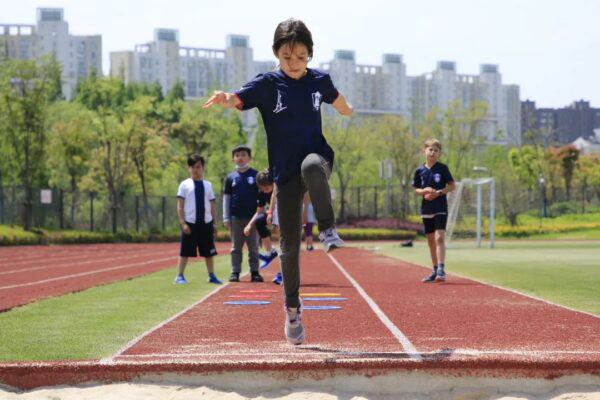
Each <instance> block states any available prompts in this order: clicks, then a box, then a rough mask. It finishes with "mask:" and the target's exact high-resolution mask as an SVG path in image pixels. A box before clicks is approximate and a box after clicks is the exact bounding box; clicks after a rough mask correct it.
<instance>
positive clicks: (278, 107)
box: [273, 90, 287, 114]
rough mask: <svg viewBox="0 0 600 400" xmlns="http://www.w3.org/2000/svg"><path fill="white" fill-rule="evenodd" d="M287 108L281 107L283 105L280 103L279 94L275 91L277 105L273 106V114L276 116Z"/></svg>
mask: <svg viewBox="0 0 600 400" xmlns="http://www.w3.org/2000/svg"><path fill="white" fill-rule="evenodd" d="M286 108H287V106H285V107H284V106H283V103H282V102H281V92H280V91H279V90H277V104H276V105H275V109H274V110H273V113H275V114H278V113H280V112H281V111H283V110H285V109H286Z"/></svg>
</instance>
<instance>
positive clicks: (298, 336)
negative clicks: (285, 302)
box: [284, 301, 304, 345]
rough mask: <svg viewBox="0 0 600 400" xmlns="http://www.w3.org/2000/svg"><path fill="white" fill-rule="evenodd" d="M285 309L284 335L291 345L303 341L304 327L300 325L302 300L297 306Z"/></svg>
mask: <svg viewBox="0 0 600 400" xmlns="http://www.w3.org/2000/svg"><path fill="white" fill-rule="evenodd" d="M284 309H285V329H284V332H285V337H286V339H287V341H288V342H290V343H291V344H293V345H299V344H302V342H304V327H303V326H302V301H300V305H299V306H298V307H293V308H289V307H287V306H284Z"/></svg>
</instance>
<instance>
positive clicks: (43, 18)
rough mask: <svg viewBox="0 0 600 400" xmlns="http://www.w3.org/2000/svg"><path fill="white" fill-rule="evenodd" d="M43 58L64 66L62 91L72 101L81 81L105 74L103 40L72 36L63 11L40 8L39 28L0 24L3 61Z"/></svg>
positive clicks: (0, 45) (38, 16) (93, 37)
mask: <svg viewBox="0 0 600 400" xmlns="http://www.w3.org/2000/svg"><path fill="white" fill-rule="evenodd" d="M43 56H53V57H54V58H56V60H57V61H58V63H59V64H60V65H61V67H62V75H61V78H62V82H63V86H62V91H63V94H64V95H65V97H67V98H70V97H71V96H72V94H73V90H74V89H75V85H77V82H79V81H80V80H81V79H83V78H85V77H87V76H88V75H89V74H91V73H92V72H94V73H97V74H98V75H101V74H102V37H101V36H100V35H85V36H75V35H71V34H70V33H69V24H68V23H67V22H66V21H65V19H64V12H63V9H62V8H38V9H37V24H36V25H22V24H2V25H0V58H9V59H21V60H34V59H36V58H39V57H43Z"/></svg>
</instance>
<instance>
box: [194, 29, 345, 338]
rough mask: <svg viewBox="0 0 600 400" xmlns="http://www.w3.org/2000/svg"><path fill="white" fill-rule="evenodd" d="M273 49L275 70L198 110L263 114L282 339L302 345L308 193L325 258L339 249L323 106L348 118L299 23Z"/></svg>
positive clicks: (278, 33)
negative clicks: (273, 190)
mask: <svg viewBox="0 0 600 400" xmlns="http://www.w3.org/2000/svg"><path fill="white" fill-rule="evenodd" d="M272 49H273V53H274V54H275V57H276V58H277V60H278V61H279V68H278V69H277V70H275V71H273V72H267V73H265V74H260V75H258V76H256V77H255V78H254V79H253V80H251V81H250V82H247V83H246V84H245V85H243V87H242V88H241V89H239V90H237V91H236V92H235V93H226V92H222V91H215V92H214V94H213V95H212V97H211V98H209V99H208V101H207V102H206V103H205V104H204V106H203V107H204V108H207V107H211V106H213V105H221V106H223V107H226V108H234V107H235V108H238V109H240V110H249V109H251V108H255V107H256V108H258V110H259V111H260V114H261V117H262V119H263V122H264V126H265V131H266V133H267V151H268V155H269V171H270V172H271V174H272V176H273V180H274V181H275V184H276V187H277V212H278V217H279V229H280V233H281V236H280V237H281V269H282V273H283V286H284V291H285V312H286V320H285V327H284V333H285V336H286V338H287V340H288V342H290V343H292V344H301V343H302V342H303V341H304V327H303V325H302V320H301V311H302V305H301V302H300V295H299V289H300V265H299V256H300V245H301V238H302V235H301V229H302V204H303V199H304V193H305V192H306V191H308V192H309V193H310V198H311V200H312V202H313V206H314V209H315V215H316V217H317V222H318V228H319V232H320V233H319V238H320V239H321V242H322V243H323V247H324V249H325V250H326V251H330V250H332V249H335V248H337V247H341V246H343V245H344V242H343V241H342V240H341V239H340V237H339V236H338V234H337V232H336V230H335V217H334V211H333V205H332V202H331V191H330V189H329V183H328V182H327V180H328V179H329V176H330V175H331V169H332V165H333V156H334V153H333V149H332V148H331V147H330V146H329V145H328V144H327V141H326V140H325V137H324V136H323V131H322V126H321V104H322V103H323V102H325V103H329V104H331V105H332V106H333V108H334V109H335V110H337V111H338V112H339V113H340V114H342V115H351V114H352V106H351V105H350V104H348V103H347V102H346V100H345V98H344V96H342V95H341V94H340V93H339V92H338V90H337V89H336V88H335V86H334V85H333V82H332V81H331V77H330V76H329V74H328V73H326V72H322V71H319V70H316V69H312V68H307V65H308V62H309V61H310V60H311V58H312V55H313V40H312V34H311V33H310V31H309V30H308V28H307V27H306V25H305V24H304V23H303V22H302V21H298V20H294V19H289V20H286V21H283V22H281V23H280V24H278V25H277V28H276V29H275V34H274V37H273V46H272Z"/></svg>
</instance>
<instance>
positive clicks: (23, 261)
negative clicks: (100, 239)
mask: <svg viewBox="0 0 600 400" xmlns="http://www.w3.org/2000/svg"><path fill="white" fill-rule="evenodd" d="M99 253H100V254H105V253H114V251H112V252H111V251H102V252H96V251H87V252H74V251H69V252H68V253H67V254H61V255H57V254H54V253H49V254H48V253H47V254H43V255H40V256H36V257H30V258H26V259H24V258H19V261H15V262H7V263H3V264H2V265H0V267H7V266H8V267H12V266H16V265H23V264H25V265H27V264H32V263H35V262H37V261H45V262H54V261H65V260H73V259H78V258H82V257H85V256H88V255H90V254H93V255H96V254H99Z"/></svg>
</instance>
